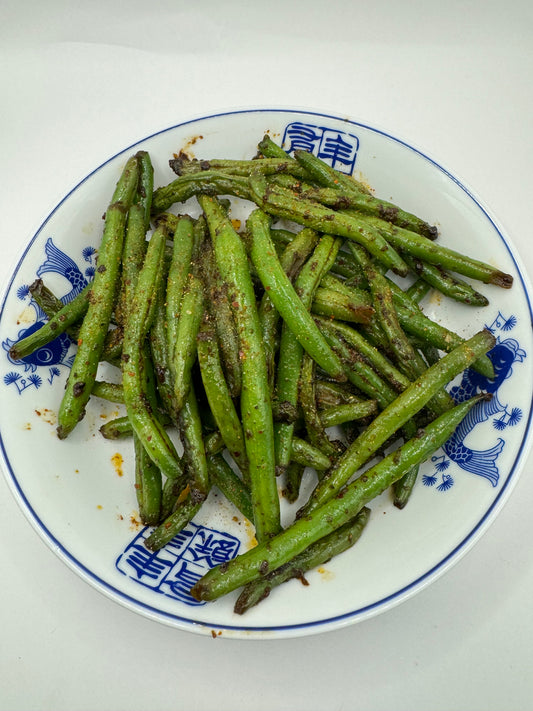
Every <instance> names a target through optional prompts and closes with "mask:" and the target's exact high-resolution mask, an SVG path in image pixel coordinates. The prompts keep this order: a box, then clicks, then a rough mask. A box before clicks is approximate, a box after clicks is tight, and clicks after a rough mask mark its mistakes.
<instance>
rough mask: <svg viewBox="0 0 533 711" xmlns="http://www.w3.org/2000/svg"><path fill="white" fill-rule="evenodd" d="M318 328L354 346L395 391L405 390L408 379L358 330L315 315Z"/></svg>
mask: <svg viewBox="0 0 533 711" xmlns="http://www.w3.org/2000/svg"><path fill="white" fill-rule="evenodd" d="M315 320H316V323H317V324H318V326H319V328H320V329H322V330H323V331H324V329H325V330H326V331H327V332H330V333H332V334H336V335H337V336H338V337H340V338H342V339H343V340H344V341H345V342H346V343H347V344H348V345H349V346H351V347H352V348H354V349H355V350H356V351H357V352H358V353H360V354H361V356H362V357H363V358H364V359H365V360H366V361H367V362H368V364H369V365H370V366H371V367H372V368H373V369H374V370H375V371H376V373H378V374H379V375H381V376H382V377H383V378H385V380H387V381H388V382H389V383H390V385H391V386H392V387H393V388H394V390H396V391H397V392H401V391H402V390H405V388H406V387H407V386H408V385H410V380H409V378H408V377H406V376H405V375H404V374H403V373H402V372H401V371H399V370H398V368H396V366H395V365H394V364H393V363H391V361H390V360H389V359H388V358H387V357H386V356H385V355H383V353H382V352H381V351H380V350H379V349H378V348H376V347H375V346H373V345H372V344H371V343H370V342H369V341H368V340H367V339H366V338H365V337H364V336H363V335H362V334H361V333H359V331H357V330H356V329H354V328H351V326H349V325H348V324H345V323H341V322H340V321H332V320H331V319H324V318H321V317H318V316H317V317H315Z"/></svg>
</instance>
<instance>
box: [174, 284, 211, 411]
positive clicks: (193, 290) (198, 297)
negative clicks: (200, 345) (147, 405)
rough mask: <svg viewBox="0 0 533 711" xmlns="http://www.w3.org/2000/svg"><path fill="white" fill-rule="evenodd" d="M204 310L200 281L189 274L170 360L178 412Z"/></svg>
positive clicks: (186, 391)
mask: <svg viewBox="0 0 533 711" xmlns="http://www.w3.org/2000/svg"><path fill="white" fill-rule="evenodd" d="M203 311H204V287H203V284H202V281H201V280H200V279H199V278H198V277H197V276H195V275H194V274H192V273H189V275H188V279H187V285H186V287H185V292H184V294H183V298H182V301H181V308H180V317H179V319H178V324H177V330H176V338H175V341H174V344H173V346H174V352H173V356H172V360H171V369H172V376H173V380H174V405H175V407H176V408H177V411H178V412H180V411H181V408H182V407H183V406H184V403H185V400H186V398H187V394H188V392H189V388H190V383H191V369H192V367H193V365H194V362H195V360H196V338H197V336H198V331H199V330H200V323H201V321H202V315H203Z"/></svg>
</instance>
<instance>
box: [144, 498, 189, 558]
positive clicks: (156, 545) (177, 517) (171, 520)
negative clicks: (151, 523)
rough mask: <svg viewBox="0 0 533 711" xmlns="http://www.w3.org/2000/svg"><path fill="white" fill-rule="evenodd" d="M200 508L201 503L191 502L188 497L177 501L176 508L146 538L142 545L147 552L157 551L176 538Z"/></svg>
mask: <svg viewBox="0 0 533 711" xmlns="http://www.w3.org/2000/svg"><path fill="white" fill-rule="evenodd" d="M201 506H202V503H201V502H196V501H193V499H192V498H191V497H190V495H187V496H186V498H185V499H184V500H183V501H182V500H178V504H177V508H176V510H175V511H173V512H172V513H171V514H170V515H169V516H167V518H166V519H165V520H164V521H163V523H161V524H160V525H159V526H158V527H157V528H156V529H155V530H153V531H152V533H151V534H150V535H149V536H148V538H147V539H146V540H145V541H144V545H145V546H146V548H148V550H149V551H154V552H155V551H158V550H160V549H161V548H163V547H164V546H166V544H167V543H170V541H171V540H172V539H173V538H174V536H177V535H178V533H179V532H180V531H182V530H183V529H184V528H185V526H187V525H188V524H189V523H190V522H191V521H192V519H193V518H194V517H195V516H196V514H197V513H198V511H199V510H200V508H201Z"/></svg>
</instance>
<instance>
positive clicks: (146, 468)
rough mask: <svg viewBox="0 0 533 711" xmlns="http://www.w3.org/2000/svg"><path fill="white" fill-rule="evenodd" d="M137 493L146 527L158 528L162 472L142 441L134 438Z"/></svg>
mask: <svg viewBox="0 0 533 711" xmlns="http://www.w3.org/2000/svg"><path fill="white" fill-rule="evenodd" d="M134 448H135V491H136V493H137V502H138V504H139V516H140V519H141V522H142V523H143V524H144V525H145V526H156V525H157V524H158V523H159V517H160V515H161V496H162V477H161V472H160V471H159V469H158V468H157V466H156V465H155V464H154V462H153V461H152V460H151V459H150V457H149V456H148V454H147V452H146V450H145V449H144V447H143V445H142V443H141V441H140V439H139V438H138V437H135V438H134Z"/></svg>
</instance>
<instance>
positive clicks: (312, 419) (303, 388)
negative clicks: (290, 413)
mask: <svg viewBox="0 0 533 711" xmlns="http://www.w3.org/2000/svg"><path fill="white" fill-rule="evenodd" d="M315 368H316V364H315V361H314V360H313V359H312V358H310V357H309V355H308V354H307V353H306V354H305V355H304V356H303V360H302V367H301V371H300V386H299V402H300V406H301V408H302V412H303V416H304V422H305V428H306V430H307V436H308V437H309V441H310V442H311V444H313V445H314V446H315V447H317V448H318V449H320V450H322V451H323V452H324V454H326V455H327V456H328V457H332V458H333V457H335V456H336V455H337V454H338V453H339V451H338V448H337V447H336V446H335V444H334V443H333V442H332V441H331V440H330V439H329V437H328V436H327V434H326V428H325V426H324V424H323V423H322V420H321V419H320V415H319V414H318V408H317V404H316V396H315V388H314V380H315Z"/></svg>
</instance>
